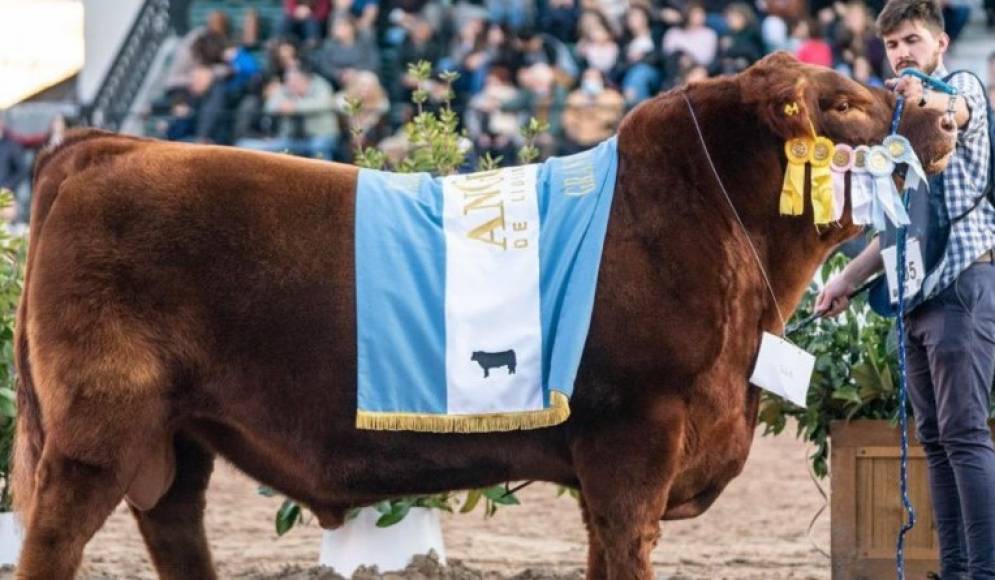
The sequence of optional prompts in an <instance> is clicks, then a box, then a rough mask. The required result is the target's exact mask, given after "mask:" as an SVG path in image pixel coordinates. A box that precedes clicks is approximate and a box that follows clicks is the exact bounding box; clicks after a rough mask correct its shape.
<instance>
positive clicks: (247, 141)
mask: <svg viewBox="0 0 995 580" xmlns="http://www.w3.org/2000/svg"><path fill="white" fill-rule="evenodd" d="M880 7H881V0H839V1H835V2H834V1H833V0H808V1H807V2H806V0H753V3H750V2H748V1H744V0H457V1H455V2H445V3H443V2H437V1H430V0H312V1H304V0H285V1H284V3H283V8H284V10H283V19H282V22H280V23H279V26H278V27H276V28H277V30H275V31H274V32H275V34H272V35H271V36H270V37H269V38H263V37H262V36H261V34H260V30H261V26H260V25H259V22H258V15H257V14H256V13H254V12H253V11H251V10H250V11H248V12H246V13H245V15H244V18H243V21H242V22H241V23H240V25H239V34H238V35H237V36H236V35H235V34H233V32H232V28H233V26H232V24H231V23H230V22H229V20H228V18H227V17H226V15H225V14H224V13H221V12H215V13H212V14H211V15H210V17H209V18H208V19H207V22H206V24H205V25H204V26H202V27H199V28H196V29H194V30H192V31H191V32H190V33H189V34H187V35H186V37H185V38H184V40H183V42H182V43H181V45H180V48H179V49H178V51H177V53H176V55H175V58H174V61H173V65H172V70H171V71H170V75H169V82H168V83H167V89H166V94H165V95H163V97H162V98H161V99H160V100H159V101H158V102H157V104H156V109H155V110H156V111H158V112H159V113H162V114H163V117H162V119H161V121H160V123H159V124H158V130H159V131H160V133H161V134H162V135H163V136H165V137H167V138H170V139H182V140H189V141H197V142H214V143H223V144H235V145H239V146H244V147H250V148H254V149H261V150H268V151H289V152H292V153H296V154H300V155H307V156H313V157H319V158H324V159H329V158H331V159H337V160H349V159H350V155H351V151H352V148H353V145H354V143H353V142H352V141H353V140H352V135H351V133H350V131H349V128H350V126H353V125H357V126H358V127H359V128H360V130H361V134H362V136H363V139H364V143H365V144H366V145H377V144H383V145H384V147H385V148H387V149H390V150H391V151H394V150H397V149H398V148H397V147H395V146H397V145H398V143H400V147H401V150H403V139H404V137H403V134H402V132H401V131H400V130H399V129H400V127H401V126H402V125H403V123H404V122H405V121H406V120H408V119H410V117H411V115H412V106H411V103H410V97H411V94H412V91H413V90H414V89H416V88H418V87H417V81H416V79H414V78H413V77H412V76H411V75H410V74H408V73H407V68H408V65H410V64H412V63H416V62H418V61H422V60H424V61H428V62H429V63H431V65H432V67H433V70H434V72H436V73H438V72H441V71H444V70H452V71H456V72H458V73H459V74H460V76H459V78H458V80H457V81H456V82H455V83H454V85H453V90H454V91H453V92H454V96H453V102H452V105H453V107H454V109H455V110H456V111H457V112H458V114H459V115H460V119H461V122H462V128H464V129H465V130H466V133H467V136H468V137H469V138H470V139H471V140H472V142H473V144H474V145H475V151H476V152H477V153H484V152H490V153H491V154H493V155H501V156H502V157H503V159H504V160H505V161H506V162H513V161H514V158H515V156H514V151H515V150H516V149H517V147H518V146H520V145H521V139H522V137H521V136H520V134H519V130H520V127H521V126H522V125H523V124H524V122H525V121H526V120H527V119H528V118H529V117H531V116H535V117H537V118H539V119H540V120H543V121H546V122H548V123H549V126H550V129H549V131H548V132H547V133H546V134H545V135H543V136H542V137H541V138H540V141H539V143H538V145H539V146H540V148H541V149H542V151H543V153H545V154H563V153H569V152H572V151H577V150H580V149H583V148H586V147H588V146H591V145H593V144H595V143H597V142H598V141H601V140H603V139H605V138H606V137H608V136H609V135H611V134H612V132H613V131H614V129H615V127H616V126H617V124H618V122H619V121H620V120H621V118H622V116H623V115H624V114H625V112H626V110H628V109H629V108H631V107H632V106H634V105H635V104H637V103H639V102H640V101H642V100H644V99H646V98H649V97H651V96H653V95H655V94H657V93H659V92H660V91H663V90H666V89H668V88H671V87H674V86H677V85H679V84H681V83H685V82H689V81H694V80H698V79H703V78H707V77H710V76H714V75H723V74H733V73H736V72H739V71H741V70H743V69H744V68H746V67H748V66H749V65H751V64H752V63H754V62H756V61H757V60H758V59H760V58H762V57H763V56H764V55H765V54H767V53H770V52H772V51H775V50H786V51H789V52H791V53H793V54H794V55H796V56H797V57H798V58H799V59H800V60H802V61H804V62H809V63H812V64H818V65H823V66H827V67H832V68H835V69H836V70H838V71H840V72H842V73H844V74H847V75H850V76H852V77H853V78H855V79H857V80H859V81H861V82H863V83H867V84H870V85H877V86H880V85H881V84H882V79H883V78H886V77H887V76H888V74H889V72H890V71H888V70H887V66H888V65H887V61H886V59H885V55H884V46H883V45H882V43H881V41H880V40H879V39H878V38H877V36H876V35H875V29H874V17H875V14H876V11H877V10H879V9H880ZM969 11H970V8H968V7H967V5H963V4H958V3H957V0H947V3H946V4H945V5H944V13H945V16H946V18H947V29H948V30H947V32H948V33H949V34H950V36H951V38H953V39H956V37H957V36H958V35H959V33H960V31H961V29H962V28H963V26H964V24H965V23H966V22H967V19H968V16H969ZM993 66H995V65H993ZM990 78H995V77H990ZM428 89H429V94H430V95H431V96H432V98H430V100H429V103H428V106H432V104H433V103H438V97H439V96H440V95H441V93H442V92H443V91H442V89H441V88H440V86H439V84H433V85H431V86H429V87H428ZM993 94H995V93H993ZM350 99H358V100H359V102H361V103H362V105H361V108H360V111H359V113H358V114H356V115H355V116H353V117H352V118H351V121H350V119H349V118H347V115H346V110H347V103H348V102H349V100H350Z"/></svg>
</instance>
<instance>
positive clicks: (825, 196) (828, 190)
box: [808, 137, 842, 224]
mask: <svg viewBox="0 0 995 580" xmlns="http://www.w3.org/2000/svg"><path fill="white" fill-rule="evenodd" d="M833 153H834V145H833V142H832V141H831V140H829V139H828V138H826V137H817V138H816V139H815V142H814V143H813V144H812V148H811V151H810V153H809V157H808V161H809V163H810V164H811V165H812V214H813V218H814V220H815V223H816V224H828V223H830V222H832V221H835V220H836V209H835V207H836V203H835V200H834V198H833V178H832V172H831V171H830V169H829V165H830V163H831V162H832V158H833ZM841 211H842V210H841Z"/></svg>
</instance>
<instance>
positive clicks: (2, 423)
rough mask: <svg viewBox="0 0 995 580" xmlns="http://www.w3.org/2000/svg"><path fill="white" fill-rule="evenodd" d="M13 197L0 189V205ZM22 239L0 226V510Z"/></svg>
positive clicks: (12, 406)
mask: <svg viewBox="0 0 995 580" xmlns="http://www.w3.org/2000/svg"><path fill="white" fill-rule="evenodd" d="M13 200H14V196H13V194H12V193H11V192H10V190H6V189H0V208H6V207H9V206H10V205H11V204H12V203H13ZM26 248H27V244H26V243H25V240H24V238H20V237H14V236H11V235H10V234H9V233H8V232H7V230H6V229H4V228H2V227H0V511H5V512H6V511H10V510H11V496H10V467H11V465H10V459H11V451H12V450H13V448H14V416H15V414H16V395H15V391H14V389H15V382H16V376H15V373H14V317H15V314H16V313H17V303H18V300H19V299H20V296H21V288H22V287H23V280H24V256H25V250H26Z"/></svg>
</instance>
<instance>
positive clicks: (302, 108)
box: [236, 66, 339, 160]
mask: <svg viewBox="0 0 995 580" xmlns="http://www.w3.org/2000/svg"><path fill="white" fill-rule="evenodd" d="M263 110H264V111H265V112H266V113H267V114H268V115H271V116H273V117H274V118H276V119H277V120H278V132H277V135H276V136H274V137H267V138H262V139H240V140H239V141H238V142H237V143H236V145H238V146H239V147H248V148H250V149H258V150H262V151H274V152H290V153H293V154H295V155H303V156H306V157H314V158H317V159H325V160H330V159H332V158H333V151H334V150H335V148H336V146H337V144H338V141H339V121H338V117H337V116H336V114H335V99H334V96H333V93H332V87H331V85H330V84H329V83H328V81H326V80H325V79H323V78H321V76H319V75H317V74H314V73H313V72H311V71H309V70H307V69H306V68H303V67H301V66H297V67H294V68H291V69H288V70H287V72H286V74H285V75H284V80H283V82H281V83H279V84H277V85H275V86H274V87H272V88H271V89H270V90H269V94H268V95H267V97H266V104H265V105H264V107H263Z"/></svg>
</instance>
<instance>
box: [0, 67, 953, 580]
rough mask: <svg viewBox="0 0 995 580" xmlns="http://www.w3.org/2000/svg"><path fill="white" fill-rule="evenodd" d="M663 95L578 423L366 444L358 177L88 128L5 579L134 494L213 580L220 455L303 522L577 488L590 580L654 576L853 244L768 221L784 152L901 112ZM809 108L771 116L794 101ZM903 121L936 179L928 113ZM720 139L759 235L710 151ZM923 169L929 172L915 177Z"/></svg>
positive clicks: (846, 138) (797, 78)
mask: <svg viewBox="0 0 995 580" xmlns="http://www.w3.org/2000/svg"><path fill="white" fill-rule="evenodd" d="M687 96H688V98H689V99H690V102H691V103H693V106H694V109H695V112H696V115H697V117H698V119H699V120H700V123H701V126H702V129H703V137H704V145H703V143H702V142H701V141H700V140H699V138H698V135H697V133H696V131H695V128H694V125H693V124H692V119H691V116H690V114H689V110H688V106H687V104H686V103H685V101H684V99H683V98H682V96H681V92H680V91H672V92H670V93H667V94H665V95H663V96H661V97H658V98H655V99H653V100H650V101H648V102H646V103H644V104H642V105H641V106H639V107H638V108H637V109H636V110H634V111H633V112H632V113H630V114H629V115H628V117H627V118H626V119H625V120H624V121H623V123H622V126H621V128H620V131H619V151H620V161H619V176H618V181H617V186H616V192H615V204H614V207H613V208H612V214H611V221H610V224H609V231H608V235H607V239H606V242H605V247H604V257H603V261H602V266H601V271H600V280H599V287H598V293H597V299H596V304H595V308H594V314H593V321H592V325H591V330H590V334H589V337H588V341H587V347H586V350H585V354H584V359H583V363H582V365H581V369H580V375H579V378H578V381H577V386H576V390H575V394H574V396H573V399H572V401H571V404H572V408H573V413H572V416H571V417H570V419H569V420H568V421H567V422H566V423H564V424H562V425H560V426H557V427H553V428H546V429H537V430H532V431H518V432H509V433H493V434H469V435H452V434H448V435H443V434H427V433H409V432H375V431H360V430H357V429H356V428H355V427H354V423H355V415H356V314H355V310H356V308H355V301H356V298H355V283H354V247H353V225H354V224H353V219H354V216H353V213H354V190H355V186H356V175H357V170H356V168H354V167H350V166H347V165H341V164H335V163H322V162H316V161H309V160H303V159H297V158H291V157H287V156H282V155H269V154H261V153H252V152H247V151H240V150H235V149H226V148H218V147H198V146H190V145H182V144H175V143H161V142H156V141H150V140H144V139H136V138H130V137H122V136H115V135H110V134H105V133H100V132H81V133H75V134H73V135H72V136H70V137H69V138H68V139H67V141H66V143H64V144H63V145H61V146H59V147H57V148H56V149H55V150H54V151H51V152H48V153H47V154H45V155H44V156H43V157H42V159H40V160H39V162H38V165H37V168H36V173H37V175H36V177H37V179H36V190H35V201H34V212H33V214H32V215H33V217H34V221H33V222H32V224H31V238H32V239H31V242H32V244H31V252H30V255H29V260H28V272H27V279H26V282H25V291H24V299H23V300H22V302H21V306H20V311H19V313H18V326H17V358H18V366H19V370H20V376H21V379H22V383H21V386H20V389H19V391H18V402H19V405H20V413H19V416H18V443H17V455H16V478H15V479H16V481H15V483H16V489H15V494H16V495H15V497H16V499H17V502H18V504H19V507H20V509H21V510H22V511H23V513H24V515H25V523H26V526H27V537H26V541H25V544H24V550H23V553H22V556H21V563H20V568H19V575H20V576H22V577H26V578H69V577H72V575H73V574H74V573H75V571H76V569H77V567H78V565H79V562H80V559H81V555H82V551H83V547H84V545H85V544H86V542H87V541H88V540H89V539H90V537H91V536H92V535H93V534H94V532H96V530H97V529H98V528H99V527H100V526H101V524H102V523H103V522H104V520H105V518H106V517H107V516H108V514H110V513H111V511H112V510H113V508H114V507H115V506H116V505H117V504H118V503H119V502H120V501H121V500H122V498H125V497H127V498H128V500H129V502H130V503H131V505H132V507H133V512H134V514H135V517H136V519H137V520H138V525H139V528H140V529H141V533H142V535H143V536H144V538H145V542H146V544H147V546H148V548H149V551H150V552H151V555H152V560H153V562H154V563H155V566H156V568H157V570H158V572H159V574H160V575H161V576H162V577H163V578H213V577H214V571H213V568H212V564H211V556H210V553H209V552H208V547H207V542H206V539H205V535H204V525H203V509H204V492H205V489H206V488H207V485H208V480H209V477H210V474H211V469H212V464H213V461H214V457H215V455H220V456H222V457H224V458H226V459H228V460H230V461H231V462H232V463H233V464H235V465H236V466H238V467H239V468H240V469H242V470H243V471H245V472H246V473H248V474H249V475H251V476H252V477H254V478H255V479H257V480H258V481H260V482H262V483H264V484H266V485H269V486H271V487H273V488H274V489H277V490H279V491H281V492H283V493H285V494H287V495H288V496H290V497H293V498H295V499H297V500H299V501H301V502H303V503H304V504H306V505H307V506H308V507H309V508H311V509H312V510H313V511H314V512H315V513H316V514H317V515H318V518H319V520H320V522H321V523H322V525H324V526H326V527H333V526H336V525H339V524H341V523H342V521H343V515H344V513H345V512H346V510H347V509H348V508H349V507H351V506H357V505H362V504H369V503H372V502H375V501H378V500H380V499H383V498H388V497H394V496H400V495H407V494H417V493H430V492H437V491H442V490H450V489H463V488H469V487H478V486H484V485H490V484H494V483H498V482H503V481H509V480H526V479H533V480H545V481H552V482H558V483H562V484H566V485H572V486H578V487H579V488H580V489H581V493H582V496H583V509H584V516H585V521H586V523H587V526H588V529H589V533H590V551H589V561H588V577H589V578H619V579H621V578H644V579H645V578H651V577H652V570H651V567H650V550H651V549H652V547H653V545H654V544H655V543H656V541H657V538H658V536H659V521H660V519H661V518H663V519H676V518H688V517H693V516H695V515H698V514H700V513H701V512H703V511H704V510H705V509H706V508H707V507H708V506H709V505H710V504H711V503H712V502H713V501H714V500H715V498H716V497H717V496H718V494H719V493H720V492H721V490H722V489H723V488H724V487H725V486H726V484H727V483H728V482H729V481H730V480H731V479H732V478H733V477H735V476H736V475H737V474H738V473H739V472H740V471H741V469H742V467H743V464H744V462H745V461H746V457H747V454H748V452H749V449H750V443H751V440H752V436H753V431H754V426H755V423H756V417H757V408H758V400H759V391H758V389H757V388H755V387H751V386H750V385H749V384H748V383H747V378H748V376H749V375H750V371H751V366H752V364H753V360H754V357H755V354H756V352H757V348H758V344H759V337H760V333H761V331H762V330H764V329H767V330H772V331H774V332H777V331H779V329H780V327H781V322H780V321H779V319H778V315H777V313H776V310H775V308H774V306H773V301H772V299H771V296H770V294H769V293H768V291H767V289H766V286H765V284H764V281H763V278H762V275H761V270H760V268H759V267H758V264H757V262H756V258H755V257H754V254H753V251H752V250H751V249H750V244H751V242H752V244H754V245H755V246H756V249H757V251H758V252H759V257H760V259H761V260H762V262H763V267H764V268H765V269H766V271H767V272H768V273H769V275H770V278H771V282H772V285H773V290H774V293H775V294H776V297H777V302H778V303H779V304H780V306H781V308H782V309H783V310H784V313H785V316H787V315H788V314H789V313H790V312H791V311H793V310H794V309H795V308H796V306H797V304H798V302H799V300H800V298H801V296H802V293H803V290H804V289H805V287H806V286H807V284H808V281H809V280H810V278H811V276H812V274H813V272H814V271H815V269H816V268H817V266H818V265H819V264H820V263H821V262H822V261H823V260H824V259H825V257H826V256H827V255H828V253H829V252H830V251H831V250H832V248H834V247H835V246H836V245H837V244H838V243H840V242H841V241H843V240H844V239H846V238H848V237H851V236H852V235H855V234H856V233H857V231H858V230H857V229H856V228H855V227H853V226H852V225H851V224H850V220H849V209H847V212H846V214H845V216H844V220H843V224H842V226H839V227H835V226H834V227H829V228H821V229H817V228H816V227H814V226H813V221H812V215H811V207H810V205H809V204H807V207H806V210H805V215H804V216H802V217H794V218H789V217H780V216H778V196H779V192H780V189H781V181H782V176H783V173H784V165H785V160H784V155H783V153H782V148H783V144H784V141H785V139H787V138H790V137H794V136H802V135H806V134H808V132H809V130H810V125H809V119H810V120H811V123H812V126H814V128H815V130H817V131H818V132H819V133H820V134H822V135H827V136H828V137H830V138H831V139H833V140H835V141H841V142H847V143H851V144H860V143H870V142H876V141H879V140H880V139H881V138H882V137H884V136H885V135H886V133H887V130H888V125H889V121H890V117H891V110H892V107H893V104H894V99H893V97H891V96H890V95H889V94H887V93H886V92H884V91H877V90H869V89H866V88H864V87H861V86H859V85H857V84H856V83H854V82H852V81H850V80H847V79H845V78H843V77H841V76H839V75H837V74H835V73H833V72H831V71H829V70H827V69H819V68H814V67H809V66H804V65H801V64H799V63H798V62H797V61H795V60H794V59H792V58H790V57H787V56H785V55H775V56H773V57H769V58H767V59H765V60H764V61H762V62H761V63H759V64H757V65H756V66H754V67H753V68H751V69H750V70H748V71H747V72H745V73H743V74H741V75H738V76H735V77H727V78H720V79H714V80H710V81H707V82H703V83H700V84H695V85H692V86H690V87H689V88H687ZM791 102H795V103H797V104H798V105H799V109H800V111H799V114H796V115H785V113H784V106H785V105H786V104H789V103H791ZM910 108H911V109H912V110H909V111H908V112H907V113H906V117H905V120H904V124H903V133H904V134H906V135H909V136H910V138H911V140H912V142H913V144H914V146H915V148H916V149H917V151H918V152H919V153H920V156H921V157H922V158H923V159H924V160H927V161H928V162H932V161H935V163H932V165H933V167H932V169H933V170H935V169H937V168H938V165H937V164H938V163H941V162H942V159H943V158H944V156H945V155H946V154H947V153H949V151H950V150H951V149H952V146H953V132H952V131H953V129H952V127H950V126H947V125H946V124H944V123H943V122H942V121H941V118H940V115H939V114H938V113H935V112H927V111H923V110H920V109H918V108H916V107H910ZM704 146H707V149H708V151H709V152H710V153H711V157H712V159H713V160H714V163H715V167H716V169H717V171H718V174H719V175H720V176H721V178H722V181H723V182H724V184H725V186H726V188H727V189H728V191H729V195H730V196H731V201H732V204H733V205H734V206H735V208H736V212H737V213H738V215H739V217H740V218H741V219H742V222H743V224H744V225H745V228H746V229H748V230H749V236H747V235H745V234H744V233H743V231H742V230H741V229H740V225H739V224H738V223H737V219H736V217H735V216H734V214H733V213H732V211H731V209H730V207H729V205H728V203H727V201H726V200H725V198H724V196H723V193H722V190H721V189H720V186H719V183H718V182H717V180H716V178H715V175H713V173H712V170H711V169H710V167H709V165H708V162H707V161H706V157H705V149H704ZM929 164H930V163H927V165H929Z"/></svg>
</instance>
